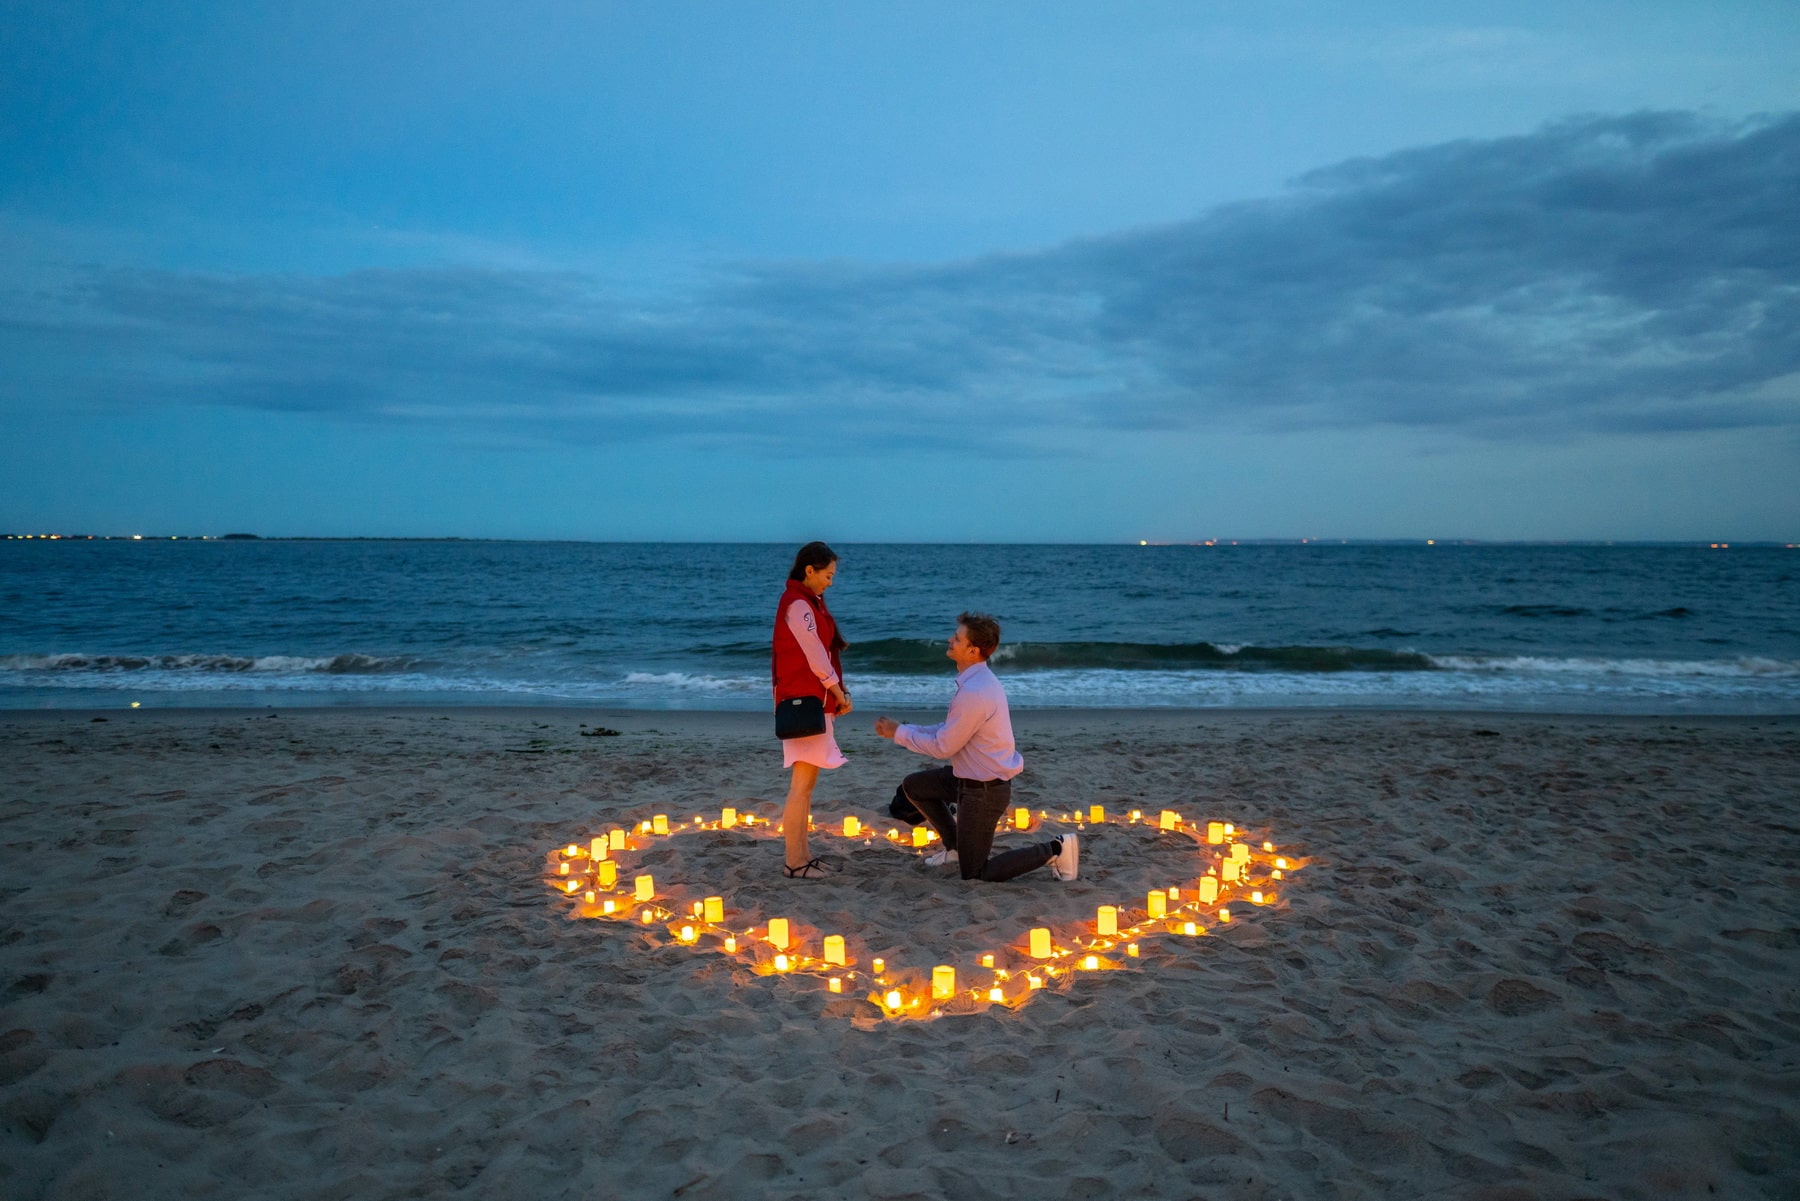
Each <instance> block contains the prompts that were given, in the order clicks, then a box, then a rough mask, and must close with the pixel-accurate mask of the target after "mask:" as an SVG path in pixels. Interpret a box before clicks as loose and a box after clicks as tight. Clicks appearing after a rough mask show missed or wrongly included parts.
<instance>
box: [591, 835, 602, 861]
mask: <svg viewBox="0 0 1800 1201" xmlns="http://www.w3.org/2000/svg"><path fill="white" fill-rule="evenodd" d="M588 858H589V859H604V858H606V835H604V834H602V835H601V836H600V837H598V838H592V839H589V840H588Z"/></svg>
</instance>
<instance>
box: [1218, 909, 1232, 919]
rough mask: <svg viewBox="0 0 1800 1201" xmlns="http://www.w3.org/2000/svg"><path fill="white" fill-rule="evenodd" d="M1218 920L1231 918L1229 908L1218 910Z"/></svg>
mask: <svg viewBox="0 0 1800 1201" xmlns="http://www.w3.org/2000/svg"><path fill="white" fill-rule="evenodd" d="M1219 920H1220V921H1222V922H1228V921H1230V920H1231V910H1229V909H1221V910H1219Z"/></svg>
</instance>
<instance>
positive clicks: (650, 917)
mask: <svg viewBox="0 0 1800 1201" xmlns="http://www.w3.org/2000/svg"><path fill="white" fill-rule="evenodd" d="M638 916H639V917H641V918H643V919H644V924H645V925H646V926H648V925H649V924H650V923H651V922H653V921H655V920H656V915H655V914H654V913H651V912H650V911H649V910H648V909H646V910H644V911H643V912H642V913H640V914H638Z"/></svg>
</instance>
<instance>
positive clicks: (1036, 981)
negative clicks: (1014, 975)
mask: <svg viewBox="0 0 1800 1201" xmlns="http://www.w3.org/2000/svg"><path fill="white" fill-rule="evenodd" d="M1025 979H1026V980H1028V981H1030V983H1031V987H1033V988H1042V987H1044V982H1043V981H1042V980H1039V979H1038V978H1037V977H1036V976H1027V977H1025Z"/></svg>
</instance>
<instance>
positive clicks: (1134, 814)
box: [1131, 809, 1144, 822]
mask: <svg viewBox="0 0 1800 1201" xmlns="http://www.w3.org/2000/svg"><path fill="white" fill-rule="evenodd" d="M1131 820H1132V821H1134V822H1137V821H1143V820H1144V811H1143V810H1142V809H1133V810H1132V811H1131Z"/></svg>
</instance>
